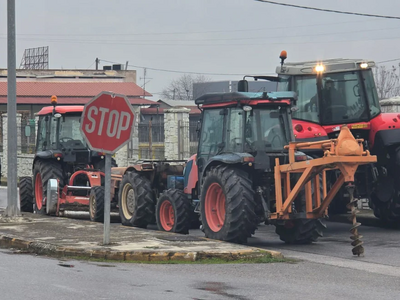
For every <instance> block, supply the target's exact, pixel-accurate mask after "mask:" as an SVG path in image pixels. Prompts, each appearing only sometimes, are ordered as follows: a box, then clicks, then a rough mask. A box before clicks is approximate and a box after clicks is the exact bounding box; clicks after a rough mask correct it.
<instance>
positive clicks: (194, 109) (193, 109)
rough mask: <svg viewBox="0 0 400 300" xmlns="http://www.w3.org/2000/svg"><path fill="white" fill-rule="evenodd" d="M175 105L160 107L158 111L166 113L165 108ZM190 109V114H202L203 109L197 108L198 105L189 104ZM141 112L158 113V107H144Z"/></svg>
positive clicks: (144, 113) (145, 113)
mask: <svg viewBox="0 0 400 300" xmlns="http://www.w3.org/2000/svg"><path fill="white" fill-rule="evenodd" d="M171 108H173V107H169V108H159V109H158V113H159V114H164V110H166V109H171ZM186 108H188V109H190V112H189V115H199V114H201V111H200V110H199V109H198V108H197V106H188V107H186ZM140 113H141V114H143V115H156V114H157V108H156V107H154V108H152V107H151V108H142V109H141V110H140Z"/></svg>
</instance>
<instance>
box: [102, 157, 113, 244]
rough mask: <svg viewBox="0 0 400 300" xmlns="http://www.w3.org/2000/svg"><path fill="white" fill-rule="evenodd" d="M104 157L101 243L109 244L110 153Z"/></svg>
mask: <svg viewBox="0 0 400 300" xmlns="http://www.w3.org/2000/svg"><path fill="white" fill-rule="evenodd" d="M105 159H106V161H105V182H104V235H103V245H108V244H110V205H111V154H106V157H105Z"/></svg>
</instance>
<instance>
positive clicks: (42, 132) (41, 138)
mask: <svg viewBox="0 0 400 300" xmlns="http://www.w3.org/2000/svg"><path fill="white" fill-rule="evenodd" d="M46 132H47V122H46V118H45V117H40V118H39V124H38V136H37V146H36V147H37V148H36V151H43V150H46V146H47V145H46V144H47V142H46Z"/></svg>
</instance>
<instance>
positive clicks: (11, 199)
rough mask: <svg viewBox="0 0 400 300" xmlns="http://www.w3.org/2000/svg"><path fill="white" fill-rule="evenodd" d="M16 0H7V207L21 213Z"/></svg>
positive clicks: (11, 214)
mask: <svg viewBox="0 0 400 300" xmlns="http://www.w3.org/2000/svg"><path fill="white" fill-rule="evenodd" d="M15 47H16V46H15V0H7V58H8V60H7V116H8V120H7V125H8V128H7V141H8V143H7V151H8V157H7V164H8V168H7V209H6V215H7V216H9V217H14V216H17V215H19V209H18V190H17V95H16V94H17V92H16V90H17V81H16V68H17V66H16V58H15Z"/></svg>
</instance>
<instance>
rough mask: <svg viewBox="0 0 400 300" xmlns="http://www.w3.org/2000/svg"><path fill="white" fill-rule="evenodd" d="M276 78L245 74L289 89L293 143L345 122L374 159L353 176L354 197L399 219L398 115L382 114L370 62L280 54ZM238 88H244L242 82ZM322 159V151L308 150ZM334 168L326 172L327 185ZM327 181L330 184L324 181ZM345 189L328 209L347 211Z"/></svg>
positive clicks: (329, 134)
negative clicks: (294, 59) (292, 57)
mask: <svg viewBox="0 0 400 300" xmlns="http://www.w3.org/2000/svg"><path fill="white" fill-rule="evenodd" d="M280 58H281V66H279V67H277V69H276V72H277V73H278V77H272V76H249V77H253V78H254V79H256V80H258V79H266V80H271V81H276V82H277V89H278V91H294V92H296V94H297V97H298V100H297V104H296V107H295V108H294V111H293V114H292V118H293V131H294V136H295V138H296V141H299V142H313V141H320V140H324V139H327V138H329V139H332V138H336V137H337V136H338V134H339V132H340V128H341V126H342V125H343V124H347V125H348V127H349V128H350V130H351V132H352V134H353V135H354V136H355V138H362V139H364V148H365V149H367V150H369V151H370V152H371V153H372V154H375V155H376V156H377V157H378V162H377V163H376V164H369V165H365V166H363V167H361V168H359V169H358V172H357V174H356V186H357V190H356V196H357V197H358V198H365V199H368V200H369V204H370V207H371V208H372V209H373V210H374V213H375V215H376V216H377V217H378V218H380V219H382V220H384V221H387V222H391V223H399V222H400V114H397V113H382V112H381V109H380V105H379V99H378V95H377V91H376V87H375V82H374V78H373V74H372V68H373V67H374V66H375V63H374V62H372V61H369V60H363V59H330V60H324V61H309V62H298V63H296V62H294V63H284V60H285V59H286V52H285V51H282V53H281V56H280ZM239 87H240V89H239V90H246V86H245V84H242V85H239ZM307 154H308V155H311V156H313V157H321V156H322V154H323V153H322V152H321V151H319V152H318V151H315V150H314V151H308V152H307ZM337 176H338V173H337V172H330V173H329V174H328V186H331V185H332V183H333V182H334V181H335V180H336V178H337ZM329 181H330V182H329ZM347 203H348V193H347V192H346V191H345V190H344V189H342V190H341V191H340V192H339V193H338V194H337V196H336V197H335V199H334V201H333V202H332V204H331V206H330V208H329V212H330V213H343V212H346V210H347V209H346V204H347Z"/></svg>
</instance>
